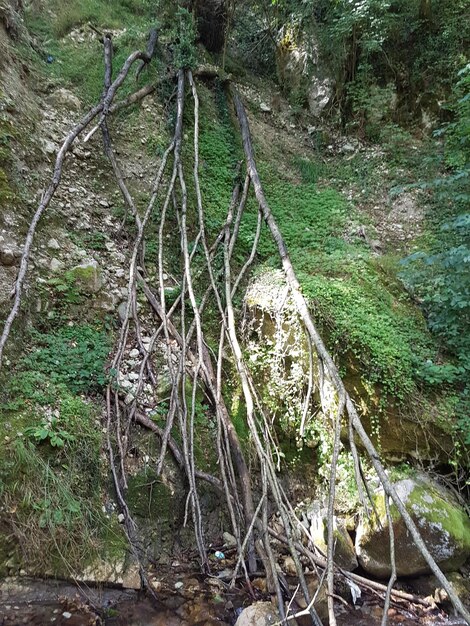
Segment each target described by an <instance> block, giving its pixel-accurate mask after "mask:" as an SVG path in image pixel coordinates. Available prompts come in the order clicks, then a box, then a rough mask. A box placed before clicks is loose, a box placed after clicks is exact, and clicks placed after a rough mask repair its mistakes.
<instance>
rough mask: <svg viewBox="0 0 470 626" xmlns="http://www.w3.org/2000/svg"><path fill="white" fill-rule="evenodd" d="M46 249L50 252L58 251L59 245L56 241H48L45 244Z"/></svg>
mask: <svg viewBox="0 0 470 626" xmlns="http://www.w3.org/2000/svg"><path fill="white" fill-rule="evenodd" d="M47 247H48V248H49V249H50V250H60V244H59V242H58V241H57V239H49V241H48V242H47Z"/></svg>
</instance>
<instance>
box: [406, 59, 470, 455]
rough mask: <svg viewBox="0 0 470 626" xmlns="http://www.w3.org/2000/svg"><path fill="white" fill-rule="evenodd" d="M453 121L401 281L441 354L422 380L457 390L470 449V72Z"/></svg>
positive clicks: (459, 90) (459, 89)
mask: <svg viewBox="0 0 470 626" xmlns="http://www.w3.org/2000/svg"><path fill="white" fill-rule="evenodd" d="M454 110H455V113H456V117H455V119H454V121H453V122H452V123H451V124H449V125H448V126H447V127H446V128H444V129H443V132H444V134H445V137H446V140H447V141H446V144H445V161H446V163H447V164H448V166H449V168H450V169H449V171H448V172H447V175H444V176H443V177H441V178H438V179H435V180H433V181H427V182H424V183H421V184H419V185H418V186H421V187H424V188H426V189H427V190H429V191H431V192H432V193H433V196H434V197H433V204H432V206H433V210H432V212H431V214H430V215H429V221H430V224H431V232H433V237H432V238H428V242H427V244H428V245H427V247H426V249H422V250H419V251H418V252H415V253H414V254H412V255H410V256H409V257H407V258H406V259H405V260H404V261H403V272H402V278H403V280H404V281H405V284H406V285H407V286H408V288H409V289H410V290H411V291H413V292H414V293H415V294H417V295H418V296H419V297H420V298H421V300H422V302H423V308H424V310H425V312H426V316H427V321H428V325H429V328H430V329H431V331H432V332H433V333H434V334H435V336H436V337H437V338H438V340H439V341H440V343H441V346H442V348H443V350H445V351H446V352H447V353H448V354H449V355H450V356H451V357H452V358H453V361H452V362H450V363H449V362H445V361H443V359H442V358H441V357H440V356H439V355H438V357H437V358H433V359H428V360H426V361H424V362H422V363H421V364H420V368H419V371H418V373H419V375H420V376H421V377H422V378H423V379H424V380H425V381H426V382H428V383H430V384H432V385H439V384H448V385H453V386H454V387H455V388H456V389H457V390H458V392H459V402H458V405H457V409H456V412H457V416H458V417H459V420H460V427H461V430H462V431H463V435H464V438H465V441H466V443H467V444H470V419H469V411H470V387H469V380H470V356H469V355H470V245H469V242H470V214H469V213H468V200H469V199H470V184H469V182H470V157H469V155H470V150H469V148H470V143H469V141H470V140H469V137H470V134H469V127H470V66H469V65H467V66H466V67H465V68H464V69H463V70H462V71H461V72H460V74H459V80H458V82H457V85H456V88H455V104H454Z"/></svg>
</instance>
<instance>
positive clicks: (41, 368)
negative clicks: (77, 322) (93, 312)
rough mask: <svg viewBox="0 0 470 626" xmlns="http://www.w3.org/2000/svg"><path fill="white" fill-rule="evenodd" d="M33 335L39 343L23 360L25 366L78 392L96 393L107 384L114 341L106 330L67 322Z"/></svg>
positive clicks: (53, 381)
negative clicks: (48, 330)
mask: <svg viewBox="0 0 470 626" xmlns="http://www.w3.org/2000/svg"><path fill="white" fill-rule="evenodd" d="M33 339H34V340H35V342H36V343H37V347H36V349H35V350H34V351H32V352H30V353H29V354H28V355H27V356H26V357H25V358H24V359H23V360H22V367H24V368H27V369H29V370H30V371H33V372H35V373H37V374H43V375H45V376H47V377H48V380H49V381H50V382H51V383H53V384H64V385H66V386H67V387H68V388H69V389H70V390H71V391H74V392H84V391H86V392H88V393H92V392H94V391H97V390H99V389H101V388H102V387H103V385H104V384H105V382H106V374H105V371H104V364H105V361H106V358H107V356H108V354H109V350H110V344H109V340H108V337H107V335H106V333H104V332H103V331H99V330H95V329H94V328H92V327H91V326H67V327H65V328H61V329H59V330H57V331H56V332H52V333H47V334H43V333H37V332H34V333H33Z"/></svg>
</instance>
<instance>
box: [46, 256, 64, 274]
mask: <svg viewBox="0 0 470 626" xmlns="http://www.w3.org/2000/svg"><path fill="white" fill-rule="evenodd" d="M49 267H50V269H51V272H60V271H61V270H62V269H63V267H64V264H63V263H62V261H59V259H51V262H50V264H49Z"/></svg>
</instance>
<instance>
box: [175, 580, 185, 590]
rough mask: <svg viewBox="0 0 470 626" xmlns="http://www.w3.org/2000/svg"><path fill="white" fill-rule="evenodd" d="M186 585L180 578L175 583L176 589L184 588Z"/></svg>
mask: <svg viewBox="0 0 470 626" xmlns="http://www.w3.org/2000/svg"><path fill="white" fill-rule="evenodd" d="M183 587H184V583H182V582H181V581H180V580H179V581H178V582H177V583H175V589H182V588H183Z"/></svg>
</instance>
